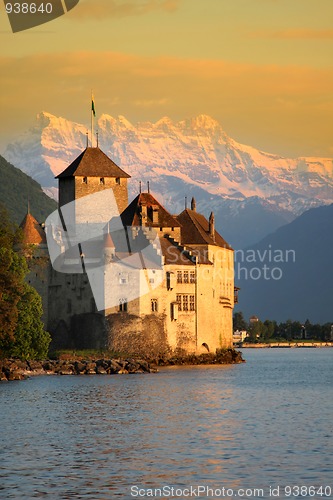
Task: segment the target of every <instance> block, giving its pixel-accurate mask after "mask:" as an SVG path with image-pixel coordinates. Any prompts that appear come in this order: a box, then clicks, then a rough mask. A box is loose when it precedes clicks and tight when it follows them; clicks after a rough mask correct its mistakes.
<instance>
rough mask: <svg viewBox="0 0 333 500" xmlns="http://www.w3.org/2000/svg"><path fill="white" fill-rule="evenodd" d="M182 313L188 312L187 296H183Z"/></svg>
mask: <svg viewBox="0 0 333 500" xmlns="http://www.w3.org/2000/svg"><path fill="white" fill-rule="evenodd" d="M183 311H188V295H183Z"/></svg>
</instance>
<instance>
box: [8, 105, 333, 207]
mask: <svg viewBox="0 0 333 500" xmlns="http://www.w3.org/2000/svg"><path fill="white" fill-rule="evenodd" d="M98 128H99V132H100V133H99V144H100V147H101V149H103V150H104V151H105V153H106V154H108V155H109V156H110V157H111V158H112V159H113V160H114V161H115V162H116V163H117V164H118V165H119V166H120V167H121V168H123V169H124V170H126V171H127V172H128V173H129V174H130V175H132V177H133V179H134V180H135V179H141V180H143V181H144V180H151V181H153V182H154V184H156V186H158V185H160V184H161V179H163V178H164V179H168V181H167V182H168V183H169V184H168V186H169V187H168V189H171V190H172V189H174V188H172V186H173V185H174V184H177V185H179V186H180V185H181V183H184V182H185V183H186V184H187V185H188V184H191V185H192V187H193V186H195V187H196V188H200V189H203V190H205V191H207V192H209V193H210V194H212V195H217V196H221V197H230V198H233V199H235V198H237V199H238V200H240V199H242V198H243V197H252V196H259V197H260V198H262V199H266V200H269V201H270V202H272V203H273V202H274V203H276V204H278V205H279V206H280V207H282V208H286V209H288V210H289V209H291V210H294V208H293V207H291V204H294V206H295V199H297V200H298V202H297V203H298V206H300V207H302V208H306V206H307V203H309V204H312V203H313V200H314V199H316V200H318V203H319V204H320V203H332V202H333V195H332V192H333V162H332V159H321V158H298V159H289V158H283V157H281V156H278V155H274V154H268V153H264V152H262V151H259V150H257V149H255V148H253V147H251V146H245V145H242V144H239V143H238V142H236V141H235V140H233V139H231V138H230V137H228V136H227V135H226V133H225V132H224V131H223V129H222V127H221V125H220V124H219V122H218V121H217V120H215V119H214V118H212V117H210V116H208V115H205V114H201V115H198V116H196V117H193V118H191V119H186V120H182V121H178V122H176V123H175V122H173V121H172V120H171V118H169V117H167V116H164V117H162V118H161V119H159V120H157V121H156V122H155V123H152V122H148V121H146V122H140V123H138V124H137V125H133V124H132V123H131V122H130V121H128V120H127V119H126V118H125V117H124V116H122V115H120V116H118V117H116V118H114V117H112V116H110V115H107V114H103V115H101V116H100V118H99V120H98ZM86 130H87V127H86V126H85V125H81V124H78V123H74V122H71V121H69V120H66V119H65V118H61V117H56V116H54V115H52V114H50V113H47V112H41V113H39V114H38V116H37V125H35V127H33V128H32V129H30V130H29V131H27V132H26V133H25V134H24V136H22V137H18V138H17V139H16V141H14V142H13V143H11V144H9V145H8V146H7V149H6V151H5V153H4V156H5V157H6V159H7V160H9V161H10V162H11V163H13V164H14V165H16V166H17V167H19V168H21V169H22V170H24V171H25V172H26V173H28V174H29V175H31V176H32V177H33V178H35V179H36V180H37V181H39V182H41V183H42V185H43V186H44V187H49V186H55V185H56V183H55V181H54V176H55V175H57V174H58V173H59V172H61V171H62V170H64V169H65V168H66V167H67V166H68V165H69V164H70V162H71V161H73V160H74V159H75V157H76V156H78V155H79V154H80V152H81V151H82V150H83V149H84V148H85V147H86V141H87V137H86ZM46 172H48V173H47V175H46ZM161 189H162V188H161ZM163 189H165V188H163ZM161 194H163V193H161Z"/></svg>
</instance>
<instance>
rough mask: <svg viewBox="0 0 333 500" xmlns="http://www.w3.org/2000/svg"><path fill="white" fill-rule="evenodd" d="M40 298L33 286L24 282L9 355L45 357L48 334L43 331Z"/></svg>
mask: <svg viewBox="0 0 333 500" xmlns="http://www.w3.org/2000/svg"><path fill="white" fill-rule="evenodd" d="M42 314H43V309H42V299H41V297H40V295H38V293H37V292H36V290H35V289H34V288H32V287H31V286H29V285H28V284H27V283H24V291H23V294H22V296H21V298H20V300H19V303H18V322H17V327H16V331H15V341H14V342H13V345H12V350H11V355H12V356H15V357H18V358H21V359H43V358H46V357H47V353H48V348H49V344H50V341H51V337H50V334H49V333H47V332H45V331H44V328H43V323H42V321H41V316H42Z"/></svg>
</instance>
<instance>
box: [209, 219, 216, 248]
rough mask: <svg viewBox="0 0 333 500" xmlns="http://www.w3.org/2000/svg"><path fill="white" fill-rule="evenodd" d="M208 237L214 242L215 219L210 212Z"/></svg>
mask: <svg viewBox="0 0 333 500" xmlns="http://www.w3.org/2000/svg"><path fill="white" fill-rule="evenodd" d="M209 236H210V237H211V238H212V240H213V241H214V242H215V217H214V212H211V213H210V216H209Z"/></svg>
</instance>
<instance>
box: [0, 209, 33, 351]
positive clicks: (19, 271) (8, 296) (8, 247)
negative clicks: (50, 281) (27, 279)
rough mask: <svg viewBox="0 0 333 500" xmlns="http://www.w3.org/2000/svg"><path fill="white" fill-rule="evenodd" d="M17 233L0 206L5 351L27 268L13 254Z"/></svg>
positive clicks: (0, 312)
mask: <svg viewBox="0 0 333 500" xmlns="http://www.w3.org/2000/svg"><path fill="white" fill-rule="evenodd" d="M19 240H20V238H19V232H18V230H17V228H15V226H14V225H13V224H11V222H10V221H9V218H8V214H7V212H6V210H5V209H4V208H3V207H1V206H0V348H2V349H3V350H7V348H8V346H9V345H10V344H11V343H12V342H13V340H14V335H15V329H16V326H17V322H18V308H17V304H18V302H19V300H20V296H21V294H22V292H23V283H24V276H25V275H26V273H27V271H28V268H27V264H26V262H25V259H24V258H23V257H21V256H20V255H19V254H18V253H16V252H14V246H15V245H16V244H18V243H19Z"/></svg>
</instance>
